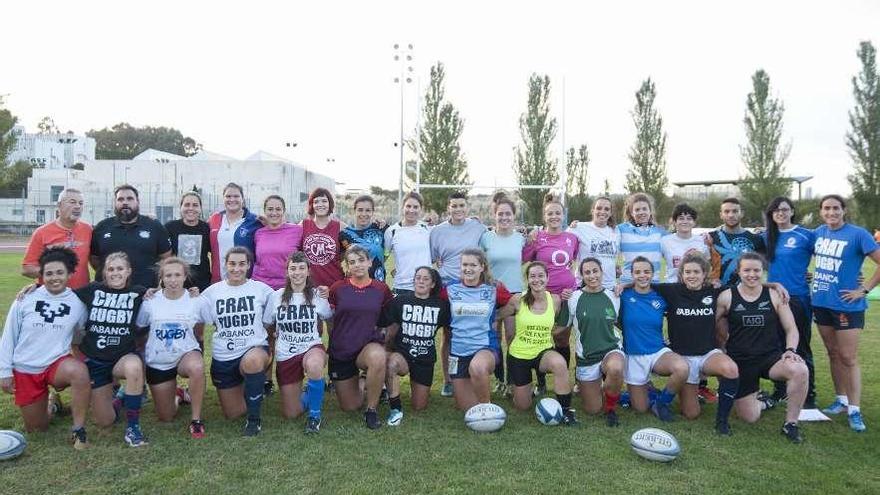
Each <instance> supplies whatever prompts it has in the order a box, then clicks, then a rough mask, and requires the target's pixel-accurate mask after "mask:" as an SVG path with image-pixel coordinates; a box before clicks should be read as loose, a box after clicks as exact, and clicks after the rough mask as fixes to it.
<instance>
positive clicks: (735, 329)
mask: <svg viewBox="0 0 880 495" xmlns="http://www.w3.org/2000/svg"><path fill="white" fill-rule="evenodd" d="M727 320H728V323H729V331H730V337H729V338H728V339H727V354H729V355H730V357H731V358H733V359H748V358H750V357H753V356H761V355H764V354H769V353H771V352H774V351H780V350H782V341H781V340H780V339H779V330H778V323H779V318H778V317H777V315H776V308H774V307H773V301H772V300H771V299H770V289H768V288H766V287H764V288H763V289H762V290H761V295H760V296H758V298H757V299H755V300H754V301H752V302H749V301H746V300H745V299H743V297H742V295H741V294H740V293H739V287H737V286H734V287H731V288H730V311H729V312H728V316H727Z"/></svg>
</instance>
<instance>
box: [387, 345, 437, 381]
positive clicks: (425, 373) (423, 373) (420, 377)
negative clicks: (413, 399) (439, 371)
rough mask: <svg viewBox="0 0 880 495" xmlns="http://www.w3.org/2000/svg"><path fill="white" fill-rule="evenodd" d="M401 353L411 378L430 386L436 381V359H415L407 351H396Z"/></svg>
mask: <svg viewBox="0 0 880 495" xmlns="http://www.w3.org/2000/svg"><path fill="white" fill-rule="evenodd" d="M394 353H395V354H400V355H401V356H403V359H405V360H406V365H407V366H408V367H409V380H410V381H411V382H413V383H418V384H419V385H424V386H426V387H430V386H431V384H433V383H434V363H436V362H437V361H436V359H435V360H433V361H431V360H427V359H415V358H413V357H412V356H410V355H409V353H406V352H400V351H394Z"/></svg>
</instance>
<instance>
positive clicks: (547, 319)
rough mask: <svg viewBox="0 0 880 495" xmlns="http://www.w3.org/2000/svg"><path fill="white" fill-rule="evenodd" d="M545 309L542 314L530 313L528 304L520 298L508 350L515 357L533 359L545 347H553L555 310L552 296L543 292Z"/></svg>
mask: <svg viewBox="0 0 880 495" xmlns="http://www.w3.org/2000/svg"><path fill="white" fill-rule="evenodd" d="M544 297H545V298H546V300H547V309H546V310H544V312H543V313H542V314H535V313H532V310H531V309H529V305H528V304H526V302H525V301H524V300H522V299H520V303H519V311H518V312H517V313H516V336H515V337H514V338H513V342H511V343H510V349H508V352H509V353H510V355H511V356H513V357H515V358H517V359H534V358H536V357H538V354H541V352H542V351H544V350H545V349H550V348H551V347H553V333H552V332H553V324H554V321H555V320H556V311H554V310H555V308H554V307H553V297H552V296H551V295H550V293H548V292H545V293H544Z"/></svg>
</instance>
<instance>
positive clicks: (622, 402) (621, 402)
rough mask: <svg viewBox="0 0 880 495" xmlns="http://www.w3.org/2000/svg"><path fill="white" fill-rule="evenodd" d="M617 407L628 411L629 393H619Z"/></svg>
mask: <svg viewBox="0 0 880 495" xmlns="http://www.w3.org/2000/svg"><path fill="white" fill-rule="evenodd" d="M617 405H618V406H620V407H622V408H624V409H629V405H630V402H629V392H621V393H620V398H619V399H617Z"/></svg>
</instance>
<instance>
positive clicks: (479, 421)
mask: <svg viewBox="0 0 880 495" xmlns="http://www.w3.org/2000/svg"><path fill="white" fill-rule="evenodd" d="M505 421H507V413H506V412H504V409H502V408H501V406H498V405H495V404H490V403H486V404H477V405H476V406H474V407H472V408H470V409H468V410H467V412H466V413H465V414H464V424H465V425H467V427H468V428H470V429H472V430H474V431H478V432H481V433H483V432H492V431H498V430H500V429H501V427H502V426H504V422H505Z"/></svg>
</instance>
